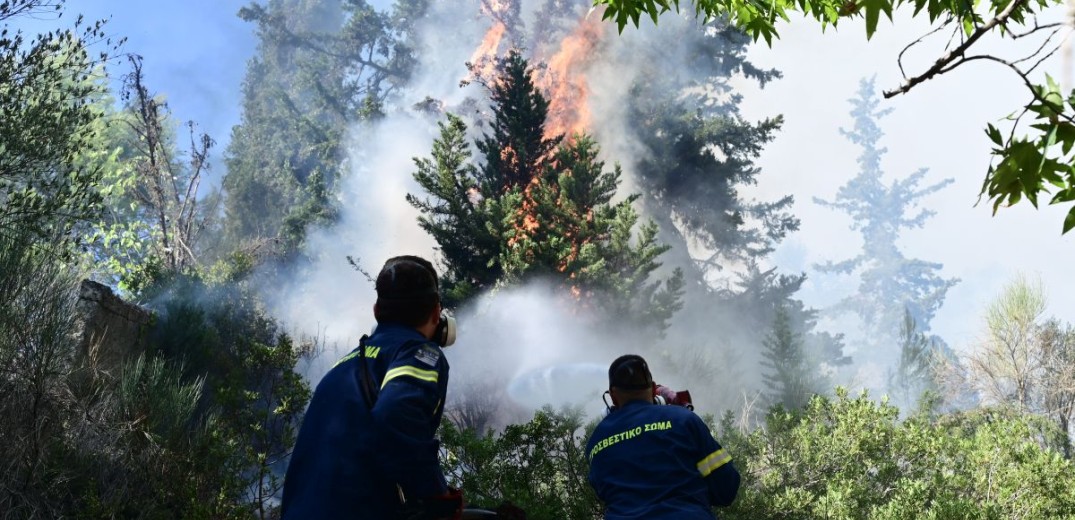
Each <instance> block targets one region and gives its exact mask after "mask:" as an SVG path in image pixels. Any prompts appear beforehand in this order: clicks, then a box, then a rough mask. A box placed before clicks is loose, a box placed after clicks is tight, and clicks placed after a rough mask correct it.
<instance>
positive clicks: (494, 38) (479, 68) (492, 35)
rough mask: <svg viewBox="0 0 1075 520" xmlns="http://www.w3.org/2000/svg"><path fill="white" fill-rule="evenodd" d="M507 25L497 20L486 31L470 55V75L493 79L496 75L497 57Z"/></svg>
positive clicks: (486, 79) (476, 77)
mask: <svg viewBox="0 0 1075 520" xmlns="http://www.w3.org/2000/svg"><path fill="white" fill-rule="evenodd" d="M506 31H507V26H505V25H504V23H503V22H501V21H499V20H497V21H495V22H493V26H492V27H490V28H489V30H488V31H486V33H485V37H483V38H482V42H481V45H478V48H477V49H475V50H474V54H473V55H472V56H471V57H470V62H469V63H470V75H471V77H472V78H475V79H482V80H485V81H492V80H493V78H494V77H495V76H496V57H497V53H498V49H500V41H501V40H503V39H504V33H505V32H506Z"/></svg>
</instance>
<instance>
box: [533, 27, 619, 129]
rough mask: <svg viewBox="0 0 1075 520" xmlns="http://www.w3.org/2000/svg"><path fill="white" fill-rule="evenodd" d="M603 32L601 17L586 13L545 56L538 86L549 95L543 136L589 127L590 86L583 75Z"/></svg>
mask: <svg viewBox="0 0 1075 520" xmlns="http://www.w3.org/2000/svg"><path fill="white" fill-rule="evenodd" d="M603 33H604V25H603V24H601V22H600V17H585V18H583V19H582V20H580V21H579V25H578V26H577V27H576V28H575V30H574V31H572V33H571V34H569V35H568V36H567V37H565V38H564V39H563V41H561V42H560V49H559V51H557V53H556V54H554V55H553V56H552V57H551V58H549V59H548V60H547V67H546V69H545V71H544V74H542V75H541V76H540V77H539V78H538V81H537V83H538V86H539V87H540V88H541V89H542V90H543V91H544V92H545V93H546V96H547V97H548V98H549V116H548V119H547V120H546V123H545V137H554V136H557V135H567V136H568V137H570V136H571V135H573V134H575V133H578V132H583V131H586V130H588V129H589V128H590V123H591V120H592V116H591V114H590V107H589V104H588V102H587V101H588V96H589V94H590V88H589V85H588V84H587V81H586V77H585V75H584V69H585V67H586V65H588V64H589V60H590V58H591V56H592V55H593V52H594V48H595V47H596V46H597V42H598V41H599V40H600V39H601V36H602V34H603Z"/></svg>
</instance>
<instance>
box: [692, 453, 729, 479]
mask: <svg viewBox="0 0 1075 520" xmlns="http://www.w3.org/2000/svg"><path fill="white" fill-rule="evenodd" d="M731 460H732V456H731V455H729V454H728V453H726V452H725V451H724V448H721V449H719V450H717V451H714V452H713V453H710V454H709V456H708V457H706V458H704V459H702V462H699V463H698V472H699V473H701V474H702V476H703V477H708V476H709V474H710V473H712V472H713V471H715V470H716V469H717V468H719V467H721V466H723V465H725V464H727V463H728V462H731Z"/></svg>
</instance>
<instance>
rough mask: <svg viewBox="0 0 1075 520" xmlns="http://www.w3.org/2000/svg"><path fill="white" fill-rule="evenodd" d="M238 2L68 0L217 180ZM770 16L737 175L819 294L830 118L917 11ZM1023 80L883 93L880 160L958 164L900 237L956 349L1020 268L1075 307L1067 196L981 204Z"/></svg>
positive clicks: (241, 62) (835, 246)
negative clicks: (992, 133) (933, 269)
mask: <svg viewBox="0 0 1075 520" xmlns="http://www.w3.org/2000/svg"><path fill="white" fill-rule="evenodd" d="M247 3H248V2H246V1H245V0H154V1H152V2H146V1H143V0H72V1H71V2H69V6H68V11H69V14H68V16H70V15H72V14H74V13H75V12H81V13H83V14H85V15H86V16H87V17H88V18H90V19H98V18H110V21H109V23H108V28H109V29H108V32H110V33H112V34H115V35H122V36H126V37H127V43H126V45H125V47H124V50H125V51H126V52H131V53H136V54H139V55H142V56H143V57H144V58H145V73H146V76H147V80H148V84H149V85H150V87H151V89H152V90H154V91H156V92H159V93H162V94H164V95H165V97H166V98H167V100H168V102H169V105H170V107H171V109H172V112H173V115H174V116H175V117H176V118H177V119H178V120H180V121H186V120H194V121H196V122H197V123H198V124H199V125H200V127H201V128H202V129H203V130H204V131H206V132H208V133H209V134H210V135H211V136H212V137H213V138H214V139H216V141H217V143H218V144H217V148H216V153H215V154H214V156H213V162H214V167H213V170H212V172H213V176H214V177H213V178H215V179H217V180H218V178H219V175H221V174H222V173H223V171H224V170H223V164H222V160H221V152H222V151H223V150H224V149H225V148H226V146H227V141H228V136H229V134H230V131H231V127H232V126H233V125H235V124H237V123H238V122H239V118H240V99H241V88H242V79H243V75H244V72H245V68H246V67H245V65H246V61H247V60H248V59H249V58H250V57H251V56H252V55H253V52H254V50H255V49H256V45H257V42H256V38H255V37H254V35H253V27H252V25H251V24H248V23H246V22H243V21H242V20H240V19H239V18H238V17H237V16H236V13H237V12H238V10H239V8H240V7H242V6H243V5H246V4H247ZM1051 15H1053V16H1054V17H1058V16H1059V14H1058V13H1051ZM55 25H56V21H55V20H47V19H46V20H25V21H22V22H20V23H19V26H20V27H22V28H23V29H25V30H28V31H31V32H33V31H34V30H35V29H36V28H38V27H43V26H55ZM628 30H630V29H628ZM778 30H779V32H780V35H781V38H780V39H779V40H777V41H774V44H773V46H772V47H771V48H770V47H767V46H765V45H764V44H759V45H755V46H753V47H752V49H751V51H750V54H749V56H750V59H751V60H752V61H753V62H754V63H755V65H758V66H761V67H773V68H776V69H778V70H780V71H781V72H782V73H783V75H784V77H783V79H780V80H777V81H775V82H773V83H771V84H770V85H768V86H767V87H765V88H764V89H759V88H758V87H757V86H755V85H752V84H746V83H745V84H743V85H742V93H743V101H742V111H743V114H744V116H745V117H747V118H748V119H759V118H762V117H769V116H774V115H776V114H783V115H784V117H785V121H786V122H785V124H784V127H783V130H782V131H781V132H779V134H778V135H777V137H776V139H775V141H774V142H773V143H772V144H771V145H769V146H768V147H767V148H766V149H765V150H764V152H763V153H762V156H761V159H760V161H759V166H760V167H761V169H762V173H761V175H759V177H758V179H759V183H758V185H757V186H755V187H751V188H748V189H747V190H745V191H746V192H747V193H748V194H749V195H753V196H757V197H759V198H761V199H774V198H777V197H779V196H782V195H784V194H787V193H791V194H794V196H795V199H796V202H795V208H794V212H795V213H796V214H797V215H798V216H799V217H800V218H801V219H802V227H801V230H800V231H799V232H797V233H795V234H793V235H792V236H791V237H790V238H789V239H787V240H786V241H785V242H784V243H783V244H782V245H781V246H780V247H779V249H778V250H777V251H776V253H775V254H774V257H773V262H774V263H775V265H777V266H778V267H780V268H781V269H782V270H785V271H788V272H800V271H802V272H806V273H807V275H808V277H809V278H808V282H807V284H806V285H805V287H804V289H803V290H802V291H801V292H800V294H799V296H800V297H801V298H803V299H804V300H805V301H806V303H807V304H808V305H812V306H815V307H822V308H823V307H824V306H825V305H828V304H831V303H833V302H834V301H836V300H838V299H839V298H840V297H842V296H843V295H845V294H846V292H847V290H848V286H847V284H841V283H840V282H839V281H834V280H826V279H825V277H823V276H820V275H818V274H817V273H816V272H815V271H814V269H813V265H814V264H815V263H818V262H823V261H826V260H837V261H838V260H842V259H845V258H849V257H851V256H853V255H854V254H855V252H856V251H857V250H858V248H859V246H860V241H859V238H858V236H857V235H856V234H855V233H854V232H852V231H851V230H850V229H849V228H848V224H849V222H848V220H847V217H846V216H844V215H843V214H840V213H837V212H835V211H833V210H830V209H826V208H823V207H821V206H819V205H817V204H815V203H814V202H813V198H814V197H821V198H825V199H831V198H832V197H833V196H834V195H835V193H836V190H837V189H838V188H839V186H840V185H841V184H843V183H844V182H846V180H847V179H848V178H850V177H851V176H852V175H854V174H855V173H856V163H855V158H856V156H857V155H858V149H857V148H855V147H854V146H852V145H851V144H850V143H849V142H847V141H846V139H844V138H843V137H842V136H841V135H840V133H839V129H840V128H841V127H849V126H850V125H851V118H850V115H849V113H848V112H849V110H850V105H849V104H848V103H847V100H848V99H849V98H851V97H852V96H853V95H854V94H855V92H856V90H857V88H858V81H859V80H860V79H861V78H864V77H876V81H877V86H878V87H879V88H892V87H894V86H896V85H898V84H899V82H900V81H899V80H900V76H899V69H898V68H897V65H896V57H897V55H898V53H899V51H900V50H901V49H902V48H903V46H904V45H906V44H907V43H908V42H910V41H913V40H914V39H915V38H917V37H918V36H920V35H922V34H923V33H924V32H925V31H926V26H925V25H923V24H922V23H920V22H918V21H915V20H910V19H909V17H908V16H906V15H903V16H902V17H901V16H899V15H897V21H896V23H895V24H892V23H889V22H887V21H882V23H881V25H880V27H879V30H878V33H877V35H875V37H874V38H873V39H872V40H871V41H869V42H867V41H866V38H865V35H864V30H863V26H862V24H861V22H858V23H849V24H847V25H846V27H842V28H840V29H839V30H833V29H831V28H830V29H828V30H827V31H825V32H824V33H823V32H822V30H821V28H820V27H819V26H818V25H817V24H816V23H815V22H812V21H805V20H793V21H792V22H791V23H786V24H783V25H781V26H779V27H778ZM930 45H931V44H929V43H928V44H927V45H926V46H924V47H923V49H921V50H920V51H917V52H915V53H911V54H910V57H911V59H910V60H909V62H908V67H909V68H908V73H910V74H913V73H914V71H921V70H924V69H925V68H926V67H928V65H929V63H931V61H932V60H933V59H936V56H938V55H939V54H940V52H941V51H942V50H943V49H942V47H943V42H941V43H939V44H937V43H933V44H932V46H930ZM996 48H1000V47H996ZM114 67H118V68H120V70H122V67H123V65H122V64H118V65H114ZM1062 67H1063V64H1062V61H1061V59H1059V58H1057V59H1054V60H1052V61H1050V62H1048V63H1046V64H1045V67H1044V68H1045V71H1046V72H1050V73H1051V74H1052V75H1053V76H1054V77H1060V76H1062V74H1061V70H1062ZM1068 84H1070V81H1069V82H1068ZM1021 89H1022V87H1021V84H1020V83H1019V82H1018V79H1017V78H1016V77H1015V76H1014V75H1012V74H1010V73H1009V72H1007V71H1005V70H1003V69H1001V68H999V67H998V66H995V65H986V64H981V65H980V64H971V65H967V66H965V67H962V68H960V69H957V70H955V71H953V72H951V73H948V74H946V75H944V76H941V77H939V78H936V79H933V80H931V81H928V82H926V83H924V84H922V85H920V86H919V87H917V88H916V89H914V90H912V91H911V92H910V93H909V94H906V95H903V96H900V97H897V98H895V99H891V100H886V101H884V102H883V104H882V106H883V107H890V108H892V109H893V113H892V114H891V115H890V116H888V117H887V118H885V119H884V120H883V122H882V129H883V130H884V132H885V134H886V135H885V138H884V139H883V140H882V143H881V144H882V145H883V146H886V147H887V148H888V154H887V155H886V157H885V159H884V161H883V163H882V166H883V169H884V170H885V172H886V174H888V175H899V176H905V175H908V174H910V173H912V172H914V171H915V170H917V169H919V168H923V167H924V168H928V169H929V170H930V174H929V175H928V176H927V179H926V181H925V184H926V185H928V184H932V183H933V182H936V181H940V180H942V179H945V178H952V179H954V180H955V182H954V184H952V185H950V186H948V187H947V188H945V189H944V190H942V191H941V192H938V193H935V194H932V195H930V196H928V197H927V198H926V199H924V200H923V205H924V206H925V207H927V208H929V209H932V210H934V211H936V212H937V215H936V216H935V217H934V218H933V219H932V220H930V221H929V222H928V223H927V225H926V227H925V228H924V229H920V230H911V231H907V232H905V233H904V235H903V246H904V247H905V253H906V254H907V255H908V256H910V257H915V258H920V259H923V260H928V261H933V262H940V263H943V264H944V269H943V271H942V273H941V274H942V275H943V276H945V277H957V278H960V279H961V280H962V282H961V283H959V284H958V285H956V286H955V287H954V288H952V289H951V290H950V291H949V292H948V298H947V300H946V303H945V305H944V306H943V307H942V308H941V310H940V311H939V312H938V314H937V316H936V318H935V319H934V322H933V331H934V332H935V333H937V334H939V335H940V336H941V337H943V338H945V339H946V340H947V341H948V342H949V344H950V345H952V346H953V347H955V348H957V349H965V348H966V347H967V346H969V345H971V344H972V343H973V341H974V339H975V336H976V334H977V333H978V331H980V330H981V313H982V311H983V309H984V306H985V305H986V303H987V302H988V301H989V300H990V299H991V298H994V297H995V296H996V295H997V294H999V292H1000V291H1001V289H1002V287H1003V285H1004V284H1005V283H1006V282H1008V281H1009V280H1011V279H1012V277H1013V276H1015V275H1016V274H1018V273H1025V274H1028V275H1030V276H1036V277H1039V278H1040V279H1041V281H1042V282H1043V283H1044V284H1045V286H1046V287H1047V289H1048V291H1049V301H1050V306H1049V313H1050V314H1052V315H1055V316H1057V317H1060V318H1063V319H1065V320H1067V321H1075V296H1073V295H1072V294H1071V292H1070V291H1069V290H1068V289H1069V288H1071V287H1075V269H1072V268H1071V265H1072V259H1075V233H1071V234H1070V235H1069V236H1062V235H1061V234H1060V226H1061V222H1062V220H1063V215H1064V210H1065V209H1066V208H1062V207H1061V208H1043V209H1041V210H1034V209H1033V208H1032V207H1030V206H1029V205H1027V204H1020V205H1019V206H1017V207H1015V208H1005V209H1002V210H1001V211H1000V212H999V214H998V215H997V216H996V217H993V216H991V215H990V205H989V204H987V203H984V202H983V203H981V204H977V205H976V202H977V195H978V192H979V190H980V187H981V182H982V179H983V175H984V173H985V171H986V168H987V166H988V162H989V153H988V152H989V141H988V140H987V139H986V137H985V135H984V133H983V131H982V128H984V126H985V124H986V123H987V122H996V121H997V120H998V119H1000V118H1002V117H1004V116H1005V115H1007V114H1008V113H1009V112H1011V111H1013V110H1015V109H1016V108H1018V107H1019V104H1020V103H1021V102H1022V101H1023V99H1024V97H1025V94H1024V91H1023V90H1021ZM891 178H892V177H889V179H891Z"/></svg>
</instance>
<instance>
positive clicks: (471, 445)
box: [441, 408, 601, 520]
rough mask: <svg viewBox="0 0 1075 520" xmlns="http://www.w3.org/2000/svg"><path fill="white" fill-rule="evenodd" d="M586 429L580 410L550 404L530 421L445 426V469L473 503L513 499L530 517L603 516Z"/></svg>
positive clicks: (492, 503) (492, 504)
mask: <svg viewBox="0 0 1075 520" xmlns="http://www.w3.org/2000/svg"><path fill="white" fill-rule="evenodd" d="M592 430H593V425H590V426H587V427H585V428H584V426H583V423H582V416H581V413H580V412H578V411H577V410H575V411H572V410H566V411H561V412H555V411H553V410H552V409H550V408H545V409H543V410H540V411H538V412H537V413H536V414H534V417H533V418H532V419H531V420H530V421H529V422H527V423H523V424H515V425H511V426H508V427H507V428H505V429H504V431H503V432H501V433H499V434H494V433H493V432H491V431H490V432H487V433H485V434H481V433H478V432H474V431H472V430H460V429H457V428H456V427H455V426H453V425H452V424H450V423H446V424H444V425H443V426H442V427H441V451H442V454H443V457H442V460H444V469H445V474H446V475H448V480H449V481H450V483H451V484H452V485H454V486H457V487H460V488H461V489H462V490H463V493H464V496H465V497H466V499H467V501H468V503H473V504H477V505H479V506H483V507H495V506H496V505H498V504H501V503H503V502H511V503H513V504H515V505H517V506H519V507H520V508H522V509H523V510H524V511H526V514H527V518H531V519H535V520H542V519H549V520H553V519H562V518H572V519H585V518H599V517H600V514H601V505H600V503H599V502H598V500H597V496H596V495H595V494H594V492H593V489H592V488H591V487H590V485H589V483H588V482H587V475H588V473H589V471H590V465H589V461H588V460H587V458H586V455H585V451H586V439H587V438H588V436H589V432H590V431H592Z"/></svg>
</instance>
